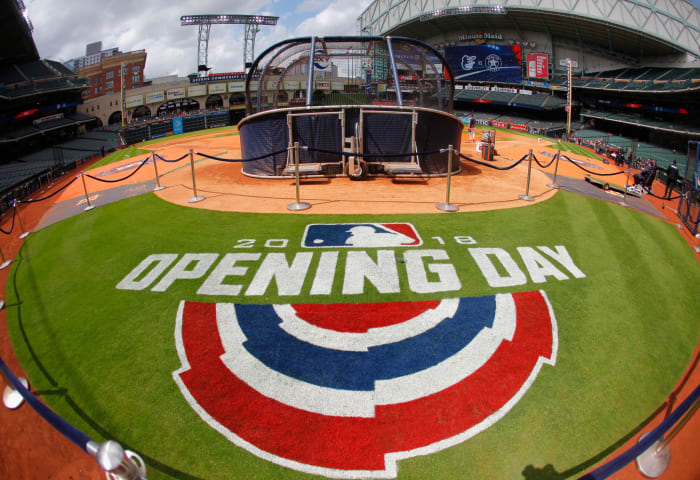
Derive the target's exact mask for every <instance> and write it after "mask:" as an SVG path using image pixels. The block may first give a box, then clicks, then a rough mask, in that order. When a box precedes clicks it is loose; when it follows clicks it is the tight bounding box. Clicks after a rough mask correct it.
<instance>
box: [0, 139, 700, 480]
mask: <svg viewBox="0 0 700 480" xmlns="http://www.w3.org/2000/svg"><path fill="white" fill-rule="evenodd" d="M554 143H555V142H554V141H552V140H549V139H540V140H538V139H537V138H531V137H527V136H521V135H518V134H512V133H504V132H498V134H497V136H496V147H495V148H496V152H497V154H496V156H495V158H494V161H493V162H489V163H490V164H491V165H493V166H496V167H501V168H503V167H507V166H510V165H512V164H513V163H514V162H516V161H518V160H520V159H521V158H523V157H524V156H527V155H528V153H529V152H530V151H531V150H532V153H533V154H534V156H535V157H537V159H538V160H539V162H540V163H541V164H543V165H547V164H549V163H550V161H551V160H552V159H553V158H554V156H555V154H556V153H557V150H556V148H553V145H552V144H554ZM140 148H142V149H146V150H151V151H153V152H155V153H157V154H158V155H160V156H161V157H163V158H165V159H169V160H172V159H176V158H179V157H181V156H183V155H186V154H188V153H189V152H190V150H193V151H194V152H201V153H205V154H207V155H211V156H216V157H221V158H226V159H236V158H240V157H241V148H240V141H239V136H238V134H237V133H233V134H232V133H226V132H224V133H223V134H222V133H221V132H216V133H203V134H201V135H196V136H188V137H181V138H170V139H168V140H166V141H163V142H160V143H154V144H151V145H145V146H141V147H140ZM459 149H460V151H461V153H462V154H463V155H465V156H467V157H470V158H472V159H476V160H479V161H481V154H480V153H479V152H478V151H477V142H472V141H469V137H468V134H467V132H466V131H465V134H464V135H463V137H462V144H461V145H460V146H459ZM566 155H567V157H569V158H570V159H572V160H574V161H576V162H577V164H578V165H579V166H581V167H583V168H585V169H587V170H589V171H593V172H596V173H602V174H605V173H614V172H618V171H620V170H621V168H620V167H616V166H615V165H613V164H608V163H604V162H603V161H602V160H600V159H592V158H590V157H588V156H582V155H576V154H572V153H570V154H566ZM148 158H149V155H147V154H143V155H139V156H135V157H132V158H129V159H127V160H123V161H121V162H119V163H113V164H110V165H107V166H104V167H100V168H98V169H93V170H87V171H86V173H89V174H90V175H92V176H95V177H98V178H100V179H103V180H114V179H120V178H123V177H125V176H127V175H129V174H130V173H133V171H134V170H135V169H136V168H138V167H139V165H141V163H143V162H144V161H145V160H147V159H148ZM157 167H158V171H159V174H160V179H159V181H160V184H161V185H162V186H165V187H166V188H165V189H163V190H161V191H158V192H156V195H158V196H159V197H160V198H162V199H164V200H166V201H168V202H172V203H176V204H181V205H186V206H190V207H192V208H198V209H212V210H221V211H238V212H256V213H289V214H295V215H299V214H302V215H311V214H326V213H333V214H342V213H354V214H357V213H366V214H379V213H434V214H444V215H447V214H449V213H443V212H441V211H440V210H438V209H437V208H436V204H437V203H443V202H445V201H446V192H447V185H448V178H447V177H433V178H394V179H392V178H387V177H371V178H369V179H367V180H365V181H350V180H349V179H347V178H345V177H336V178H330V179H327V178H303V179H302V181H301V185H300V200H301V201H303V202H308V203H309V204H311V208H309V209H308V210H305V211H300V212H294V213H292V212H289V210H288V209H287V206H288V205H289V204H290V203H293V202H295V201H296V200H295V193H296V189H295V182H294V179H260V178H251V177H247V176H245V175H243V174H242V173H241V163H229V162H222V161H216V160H213V159H205V158H203V157H200V156H198V155H197V154H196V153H195V154H194V171H195V182H196V190H197V194H198V195H200V196H204V197H205V199H203V200H202V201H199V202H196V203H190V202H188V200H189V199H191V198H192V197H193V196H194V191H193V185H192V183H193V178H192V170H191V167H190V162H189V156H187V157H185V158H184V159H183V160H181V161H180V162H177V163H165V162H161V161H159V162H158V164H157ZM81 168H86V166H85V165H84V166H82V167H81ZM460 168H461V171H460V172H459V173H458V174H456V175H453V176H452V177H451V188H450V198H449V201H450V203H451V204H453V205H456V206H457V207H458V208H459V211H460V212H467V211H482V210H493V209H503V208H514V207H525V206H527V205H532V204H533V202H541V201H544V200H547V199H549V198H551V197H552V196H554V195H556V193H557V190H556V189H553V188H551V187H550V186H548V184H551V183H552V175H553V174H554V170H555V163H552V164H551V165H549V166H548V168H546V169H545V168H541V167H540V166H538V165H537V164H536V163H534V162H533V164H532V170H531V172H530V173H531V175H530V179H531V181H530V186H529V192H528V191H527V188H528V183H527V182H528V162H527V161H524V162H522V163H521V164H520V165H518V166H517V167H515V168H513V169H510V170H495V169H491V168H488V167H486V166H483V165H479V164H477V163H473V162H470V161H466V160H461V161H460ZM78 173H79V171H73V172H69V173H68V174H66V176H64V177H63V178H62V179H60V180H58V181H55V182H54V183H52V184H50V185H47V186H45V187H44V188H42V189H41V190H40V191H37V192H36V193H35V194H34V195H33V198H41V197H43V196H46V195H49V194H51V193H53V192H56V191H57V190H58V189H60V188H61V187H63V186H64V185H65V184H66V183H68V182H71V181H72V183H71V184H70V185H69V186H68V187H67V188H65V189H64V190H63V191H62V192H60V193H59V194H58V195H56V196H54V197H52V198H51V199H50V200H47V201H42V202H38V203H31V204H21V205H20V206H19V208H18V209H17V211H18V214H19V216H20V218H21V222H22V224H21V227H20V223H19V220H20V219H18V218H15V223H14V229H13V230H12V233H11V234H10V235H4V234H0V248H2V252H3V254H4V256H5V257H6V258H8V259H13V258H15V256H16V255H17V253H18V251H19V249H20V247H21V245H22V242H23V240H22V239H20V238H19V236H20V234H21V233H22V231H21V230H22V229H23V230H25V231H28V232H31V231H32V230H34V229H36V228H38V227H42V226H44V225H46V224H47V219H50V222H48V223H51V222H53V221H58V220H60V218H59V217H60V216H63V217H65V216H68V215H75V214H80V213H82V212H83V209H84V208H85V206H86V203H87V201H86V198H85V193H86V190H87V192H88V195H89V197H90V202H91V203H92V204H94V205H96V206H97V207H99V206H100V204H101V202H104V201H105V200H106V199H108V198H109V199H110V201H112V199H113V197H114V195H110V192H113V191H119V192H128V191H129V190H132V191H133V193H146V192H149V191H151V190H152V189H153V187H154V185H155V170H154V166H153V165H152V162H151V161H147V162H146V163H145V164H144V165H142V166H141V168H140V169H139V170H138V172H136V173H135V174H134V175H133V176H131V177H130V178H128V179H127V180H125V181H123V182H119V183H102V182H99V181H97V180H94V179H91V178H85V188H84V187H83V183H82V180H81V179H80V178H77V179H76V175H77V174H78ZM557 173H558V175H559V176H560V177H562V178H566V179H570V180H573V181H578V182H579V185H580V186H581V187H580V188H581V189H582V190H583V189H590V190H591V191H599V190H600V189H598V188H597V187H594V186H592V185H589V184H587V183H586V182H585V181H584V180H583V179H584V176H585V175H586V172H585V171H584V170H582V169H581V168H579V167H578V166H576V165H573V164H572V163H570V162H569V161H562V162H560V163H559V166H558V172H557ZM614 178H616V179H618V180H617V182H618V183H620V184H623V185H624V182H625V176H624V175H620V176H617V177H614ZM655 192H657V193H659V192H663V187H662V186H660V185H659V186H658V188H655ZM526 193H529V195H530V196H531V197H532V198H533V199H534V200H533V201H525V200H523V199H521V198H520V197H519V195H525V194H526ZM119 195H121V193H119V194H118V195H117V197H118V196H119ZM603 195H608V194H607V193H605V194H603ZM609 198H610V200H612V201H616V202H619V201H620V200H621V198H622V195H621V194H617V195H615V194H614V193H612V192H611V193H610V194H609ZM636 200H639V199H636ZM639 201H640V202H641V201H645V202H649V205H651V206H652V207H653V210H654V211H655V212H656V215H657V216H659V217H662V218H665V219H666V221H668V222H670V223H677V221H678V219H677V217H675V215H674V214H673V210H672V208H675V207H674V205H675V204H674V203H673V202H664V201H659V200H655V199H652V198H651V197H647V196H644V198H643V199H641V200H639ZM630 203H631V202H630ZM676 203H677V202H676ZM631 206H632V208H635V205H631ZM621 208H622V207H621ZM58 209H62V213H61V215H60V216H59V217H56V216H55V215H56V211H57V210H58ZM52 215H54V217H52ZM11 225H12V211H11V210H10V211H9V212H6V213H5V214H4V215H3V216H2V218H0V226H1V227H2V229H3V230H6V231H8V230H9V229H10V228H11ZM681 234H682V235H684V237H685V238H686V240H687V241H688V243H689V245H690V246H694V245H696V244H697V243H698V240H697V239H695V238H693V237H692V236H690V235H689V234H688V232H687V230H686V231H682V232H681ZM698 259H699V261H700V256H698ZM9 270H10V268H5V269H3V270H0V291H1V292H3V294H2V296H0V299H4V292H5V291H6V287H7V285H6V282H7V278H8V273H9ZM699 355H700V350H698V349H696V351H695V354H694V357H693V358H694V362H692V364H691V365H689V366H688V370H687V373H686V375H685V377H684V378H683V380H682V382H680V383H679V385H678V386H677V389H676V390H675V391H674V394H673V395H672V396H671V398H669V400H668V401H667V402H666V403H665V404H664V405H660V406H659V410H658V411H657V412H655V413H654V412H650V415H652V414H654V416H653V417H652V419H651V423H650V424H649V426H648V428H645V429H644V431H649V430H651V428H652V427H654V426H656V425H657V424H659V423H660V422H661V421H662V420H663V419H664V418H665V416H666V415H667V414H668V413H669V412H670V411H671V409H672V408H674V407H676V406H677V405H678V403H680V401H679V400H677V399H680V400H682V399H684V398H685V397H687V395H688V394H689V393H690V392H691V391H692V390H693V388H694V387H695V386H696V385H698V384H700V373H698V369H696V368H695V367H696V366H697V363H698V356H699ZM0 356H2V358H3V359H4V360H5V362H6V363H7V364H8V366H9V368H10V369H11V370H12V371H14V372H15V373H16V374H17V375H18V376H23V375H24V374H23V371H22V368H21V367H20V365H19V364H18V362H17V360H16V359H15V357H14V355H13V351H12V346H11V345H10V342H9V340H8V334H7V325H6V316H5V310H4V309H3V310H1V311H0ZM5 385H6V382H5V380H3V385H2V387H3V388H4V387H5ZM34 393H35V394H36V395H37V396H38V397H39V398H40V399H41V398H44V397H47V396H50V395H60V394H61V392H60V391H55V392H54V391H39V392H37V391H34ZM636 441H637V438H634V439H631V440H630V441H628V442H627V444H625V445H624V446H623V447H622V448H621V449H620V451H619V452H617V453H620V452H622V451H624V450H626V449H627V448H629V447H631V446H632V445H634V444H635V443H636ZM698 442H700V416H696V417H695V418H694V419H692V420H691V421H690V422H689V423H688V424H687V425H686V426H685V428H684V429H683V430H682V431H681V433H680V434H679V436H678V437H677V438H676V440H675V441H674V443H673V445H672V448H673V461H672V462H671V467H670V470H669V471H668V472H667V473H666V474H665V475H664V477H663V478H669V479H679V480H692V479H695V480H697V479H698V478H700V471H699V468H698V459H697V445H698ZM617 453H616V454H617ZM616 454H615V455H616ZM613 456H614V455H613ZM591 466H593V465H591ZM0 478H4V479H99V478H104V472H103V471H102V470H101V469H100V468H99V467H98V466H97V464H96V462H95V460H94V459H93V458H92V457H90V456H88V455H87V454H85V453H84V452H82V451H81V450H80V449H79V448H78V447H76V446H75V445H74V444H72V443H71V442H70V441H68V440H67V439H66V438H64V437H63V436H62V435H61V434H59V433H58V432H57V431H56V430H54V429H53V428H52V427H51V426H50V425H49V424H47V423H46V422H45V421H44V420H42V419H41V418H40V417H39V416H38V415H37V414H36V413H35V412H34V410H32V409H31V408H30V407H29V406H28V405H26V404H24V405H22V406H21V407H20V408H18V409H17V410H8V409H6V408H0ZM552 478H554V477H552ZM612 478H616V479H641V478H645V477H643V476H642V475H641V474H640V473H638V471H637V469H636V467H635V465H634V462H633V463H631V464H629V465H628V466H627V467H625V468H624V469H623V470H622V471H621V472H619V473H617V474H615V475H614V476H613V477H612Z"/></svg>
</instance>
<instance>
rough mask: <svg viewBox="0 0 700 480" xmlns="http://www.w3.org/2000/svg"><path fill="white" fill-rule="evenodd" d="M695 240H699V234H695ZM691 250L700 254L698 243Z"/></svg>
mask: <svg viewBox="0 0 700 480" xmlns="http://www.w3.org/2000/svg"><path fill="white" fill-rule="evenodd" d="M695 238H697V239H698V240H700V233H696V234H695ZM693 250H695V253H700V241H699V242H698V244H697V245H696V246H694V247H693Z"/></svg>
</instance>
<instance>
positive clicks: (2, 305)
mask: <svg viewBox="0 0 700 480" xmlns="http://www.w3.org/2000/svg"><path fill="white" fill-rule="evenodd" d="M4 307H5V301H4V300H0V310H2V309H3V308H4Z"/></svg>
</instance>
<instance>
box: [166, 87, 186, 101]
mask: <svg viewBox="0 0 700 480" xmlns="http://www.w3.org/2000/svg"><path fill="white" fill-rule="evenodd" d="M165 93H166V95H167V96H168V100H175V99H177V98H185V89H184V88H170V89H168V90H167V91H166V92H165Z"/></svg>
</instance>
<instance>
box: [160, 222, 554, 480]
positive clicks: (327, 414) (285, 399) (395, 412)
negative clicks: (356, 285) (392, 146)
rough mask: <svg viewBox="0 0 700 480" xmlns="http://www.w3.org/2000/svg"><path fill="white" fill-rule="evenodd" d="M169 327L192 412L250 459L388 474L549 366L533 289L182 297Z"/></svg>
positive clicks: (545, 304) (491, 419)
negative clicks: (291, 300) (386, 299)
mask: <svg viewBox="0 0 700 480" xmlns="http://www.w3.org/2000/svg"><path fill="white" fill-rule="evenodd" d="M351 228H353V227H351ZM346 233H347V232H346ZM309 238H310V239H311V242H312V243H313V240H314V239H316V238H319V237H314V236H311V237H309ZM321 238H325V237H321ZM175 336H176V344H177V351H178V355H179V357H180V361H181V364H182V367H181V368H180V369H179V370H177V371H175V372H173V377H174V379H175V381H176V382H177V384H178V386H179V388H180V390H181V391H182V393H183V395H184V396H185V398H186V399H187V401H188V402H189V403H190V404H191V405H192V407H193V408H194V409H195V410H196V411H197V413H198V414H199V415H200V417H201V418H202V419H203V420H205V421H206V422H207V423H208V424H209V425H210V426H212V427H213V428H215V429H216V430H218V431H219V432H220V433H221V434H223V435H224V436H225V437H226V438H228V439H229V440H230V441H232V442H234V443H235V444H236V445H238V446H240V447H242V448H245V449H246V450H248V451H249V452H251V453H252V454H254V455H257V456H258V457H260V458H263V459H266V460H269V461H271V462H274V463H276V464H279V465H283V466H286V467H289V468H293V469H296V470H299V471H303V472H307V473H312V474H317V475H325V476H328V477H335V478H358V477H380V478H393V477H395V476H396V475H397V469H398V466H397V461H398V460H401V459H403V458H409V457H413V456H418V455H427V454H431V453H434V452H437V451H440V450H442V449H445V448H447V447H450V446H452V445H456V444H458V443H461V442H463V441H465V440H467V439H468V438H470V437H472V436H474V435H476V434H477V433H479V432H481V431H483V430H485V429H486V428H488V427H490V426H491V425H493V424H494V423H495V422H497V421H498V420H499V419H501V418H502V417H503V416H504V415H506V413H507V412H508V411H509V410H510V409H511V408H512V407H513V406H514V405H515V404H516V403H517V402H518V401H519V400H520V398H522V396H523V395H525V393H526V392H527V390H528V389H529V388H530V386H531V385H532V384H533V382H534V381H535V378H536V377H537V375H538V373H539V371H540V369H541V367H542V364H545V363H546V364H549V365H554V362H555V359H556V354H557V341H558V340H557V327H556V321H555V319H554V314H553V312H552V309H551V306H550V304H549V301H548V299H547V297H546V295H545V293H544V292H543V291H536V292H525V293H513V294H498V295H493V296H487V297H475V298H452V299H445V300H438V301H422V302H391V303H371V304H370V303H364V304H332V305H309V304H296V305H293V304H292V305H238V304H230V303H220V304H208V303H194V302H184V301H183V302H181V304H180V307H179V310H178V318H177V326H176V332H175ZM496 380H497V381H496Z"/></svg>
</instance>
